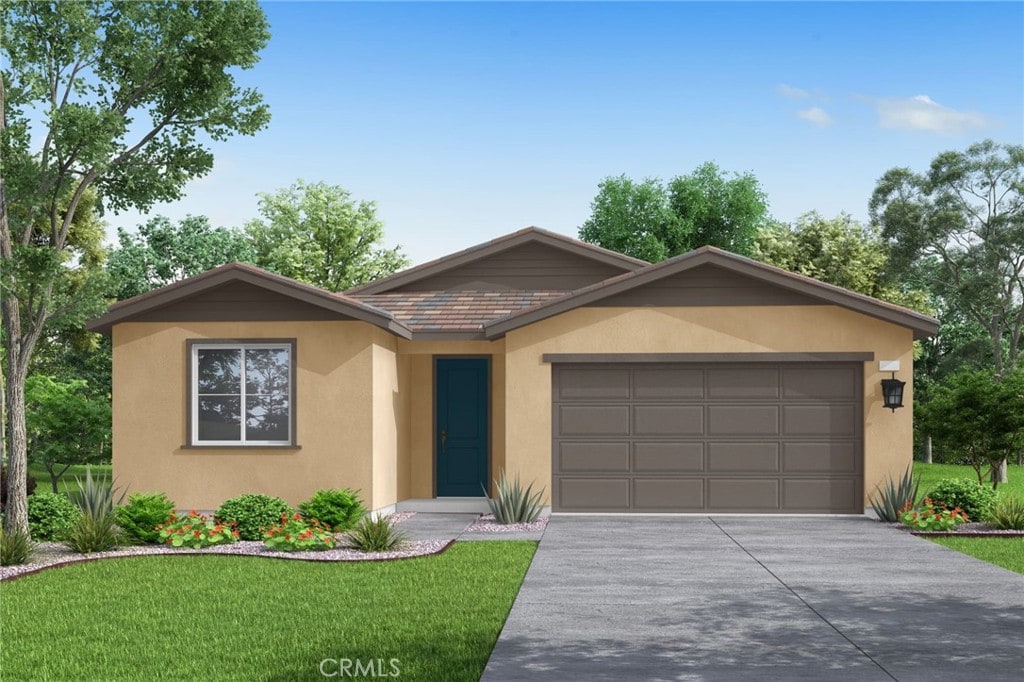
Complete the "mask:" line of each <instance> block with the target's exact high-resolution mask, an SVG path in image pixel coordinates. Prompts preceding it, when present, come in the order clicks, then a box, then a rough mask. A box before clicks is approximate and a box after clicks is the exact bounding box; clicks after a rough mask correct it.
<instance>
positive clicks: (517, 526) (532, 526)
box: [462, 514, 550, 533]
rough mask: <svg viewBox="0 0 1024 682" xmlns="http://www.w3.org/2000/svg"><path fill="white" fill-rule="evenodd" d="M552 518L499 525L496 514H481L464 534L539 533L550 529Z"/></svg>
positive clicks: (467, 527) (545, 517) (544, 517)
mask: <svg viewBox="0 0 1024 682" xmlns="http://www.w3.org/2000/svg"><path fill="white" fill-rule="evenodd" d="M549 518H550V517H547V516H542V517H540V518H539V519H537V520H536V521H534V522H533V523H498V522H497V521H495V520H494V514H481V515H480V518H478V519H477V520H476V521H474V522H473V523H471V524H469V525H468V526H466V530H464V531H462V532H463V533H539V532H540V531H543V530H544V529H545V528H547V527H548V519H549Z"/></svg>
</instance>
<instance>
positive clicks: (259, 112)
mask: <svg viewBox="0 0 1024 682" xmlns="http://www.w3.org/2000/svg"><path fill="white" fill-rule="evenodd" d="M0 29H2V40H0V49H2V55H3V68H2V73H0V110H2V115H0V154H2V156H3V159H4V170H3V177H2V179H0V259H2V261H0V266H2V268H0V269H2V271H3V272H2V286H3V304H2V308H3V332H4V334H3V335H4V350H5V353H6V358H5V379H6V384H5V390H6V396H5V400H6V404H7V408H8V414H7V418H8V426H9V428H8V453H7V456H8V459H9V466H10V475H11V480H12V481H13V484H12V489H11V491H10V495H9V496H8V499H7V503H6V515H5V521H4V523H5V526H6V528H7V529H8V530H9V531H25V530H27V528H28V523H27V518H26V508H25V489H24V485H23V481H24V472H25V469H26V429H25V382H26V379H27V375H28V369H29V364H30V361H31V358H32V355H33V352H34V350H35V348H36V344H37V343H38V341H39V339H40V337H41V336H42V335H43V334H44V333H45V332H46V330H47V327H48V325H50V324H52V323H53V321H54V319H55V318H56V317H58V316H61V315H65V316H67V317H71V316H78V317H84V316H86V315H89V314H91V313H92V312H93V310H91V309H90V308H91V306H90V305H89V303H90V301H91V302H92V303H93V304H95V305H98V304H99V303H100V298H99V297H98V296H96V297H92V298H87V297H85V296H83V295H81V294H79V295H74V292H73V291H72V288H73V285H74V283H75V282H76V280H77V279H79V278H80V272H79V268H78V267H77V263H76V262H75V261H74V259H71V258H69V257H68V250H67V249H68V240H69V233H70V230H71V226H72V223H73V220H74V216H75V214H76V211H77V210H78V206H79V204H80V203H81V201H82V199H83V197H84V196H85V195H86V193H87V192H89V191H90V190H95V192H96V194H97V197H98V201H99V202H100V205H101V206H103V207H104V208H106V209H111V210H115V211H117V210H121V209H126V208H129V207H134V208H137V209H140V210H146V209H148V208H149V207H151V206H152V205H153V204H155V203H158V202H161V201H171V200H175V199H178V198H180V196H181V193H182V189H183V187H184V186H185V184H186V183H187V182H188V181H189V180H191V179H193V178H196V177H199V176H202V175H204V174H206V173H208V172H209V171H210V169H211V168H212V167H213V155H212V153H211V151H210V149H209V147H210V143H211V142H216V141H220V140H223V139H225V138H227V137H230V136H231V135H234V134H238V133H241V134H253V133H255V132H256V131H258V130H259V129H260V128H262V127H264V126H265V125H266V124H267V122H268V120H269V112H268V110H267V107H266V105H265V104H264V103H263V101H262V98H261V96H260V95H259V93H258V92H256V91H255V90H253V89H250V88H243V87H240V86H239V85H238V83H237V82H236V80H235V72H236V70H237V69H247V68H250V67H252V66H254V65H255V64H256V62H257V60H258V55H259V52H260V51H261V50H262V49H263V47H264V46H265V45H266V43H267V41H268V40H269V31H268V27H267V22H266V17H265V16H264V14H263V10H262V9H261V8H260V7H259V4H258V3H257V2H256V0H236V1H233V2H144V1H133V2H127V1H114V2H98V1H92V2H26V1H17V0H15V1H9V2H4V3H3V4H2V5H0ZM39 216H43V217H44V219H45V224H46V230H45V231H43V232H42V233H40V232H39V231H38V230H37V229H36V228H35V226H36V225H37V224H38V219H39Z"/></svg>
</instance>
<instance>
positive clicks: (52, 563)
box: [0, 540, 455, 581]
mask: <svg viewBox="0 0 1024 682" xmlns="http://www.w3.org/2000/svg"><path fill="white" fill-rule="evenodd" d="M453 542H455V541H454V540H418V541H409V542H406V543H405V545H404V546H403V549H401V550H397V551H393V552H360V551H358V550H355V549H349V548H347V547H343V548H342V547H339V548H336V549H328V550H323V551H318V552H279V551H274V550H272V549H269V548H268V547H267V546H266V545H264V544H263V543H262V542H258V541H254V540H242V541H239V542H235V543H233V544H230V545H223V546H219V547H207V548H206V549H185V548H174V547H166V546H164V545H136V546H130V547H121V548H119V549H116V550H113V551H110V552H97V553H95V554H77V553H75V552H72V551H71V550H70V549H68V548H67V547H65V546H64V545H62V544H60V543H56V542H41V543H39V544H38V545H36V554H35V561H33V562H32V563H29V564H19V565H17V566H0V581H7V580H13V579H15V578H20V577H22V576H25V575H31V574H32V573H38V572H40V571H44V570H47V569H50V568H58V567H60V566H68V565H70V564H77V563H82V562H85V561H100V560H103V559H118V558H127V557H136V556H181V555H185V556H206V555H213V556H248V557H262V558H265V559H284V560H288V561H320V562H358V561H395V560H398V559H413V558H417V557H424V556H435V555H437V554H441V553H442V552H444V551H445V550H447V549H448V548H449V547H450V546H451V545H452V543H453Z"/></svg>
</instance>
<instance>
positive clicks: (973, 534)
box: [889, 522, 1024, 538]
mask: <svg viewBox="0 0 1024 682" xmlns="http://www.w3.org/2000/svg"><path fill="white" fill-rule="evenodd" d="M889 525H890V526H893V527H894V528H899V529H900V530H904V531H907V532H908V533H910V534H911V535H921V536H923V537H958V536H960V537H968V538H985V537H992V538H994V537H1006V538H1024V530H1001V529H999V528H993V527H992V526H990V525H988V524H987V523H980V522H979V523H962V524H960V525H959V526H956V528H954V529H953V530H914V529H913V528H911V527H910V526H905V525H903V524H902V523H891V524H889Z"/></svg>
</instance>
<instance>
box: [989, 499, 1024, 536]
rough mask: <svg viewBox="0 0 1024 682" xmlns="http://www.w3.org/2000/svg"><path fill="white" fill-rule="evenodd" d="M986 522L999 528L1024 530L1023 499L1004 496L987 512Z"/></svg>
mask: <svg viewBox="0 0 1024 682" xmlns="http://www.w3.org/2000/svg"><path fill="white" fill-rule="evenodd" d="M988 522H989V523H990V524H991V525H993V526H995V527H996V528H999V529H1000V530H1024V500H1019V499H1017V498H1016V497H1004V498H1003V499H1001V500H999V501H998V502H997V503H996V504H995V506H993V507H992V511H991V512H989V515H988Z"/></svg>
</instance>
